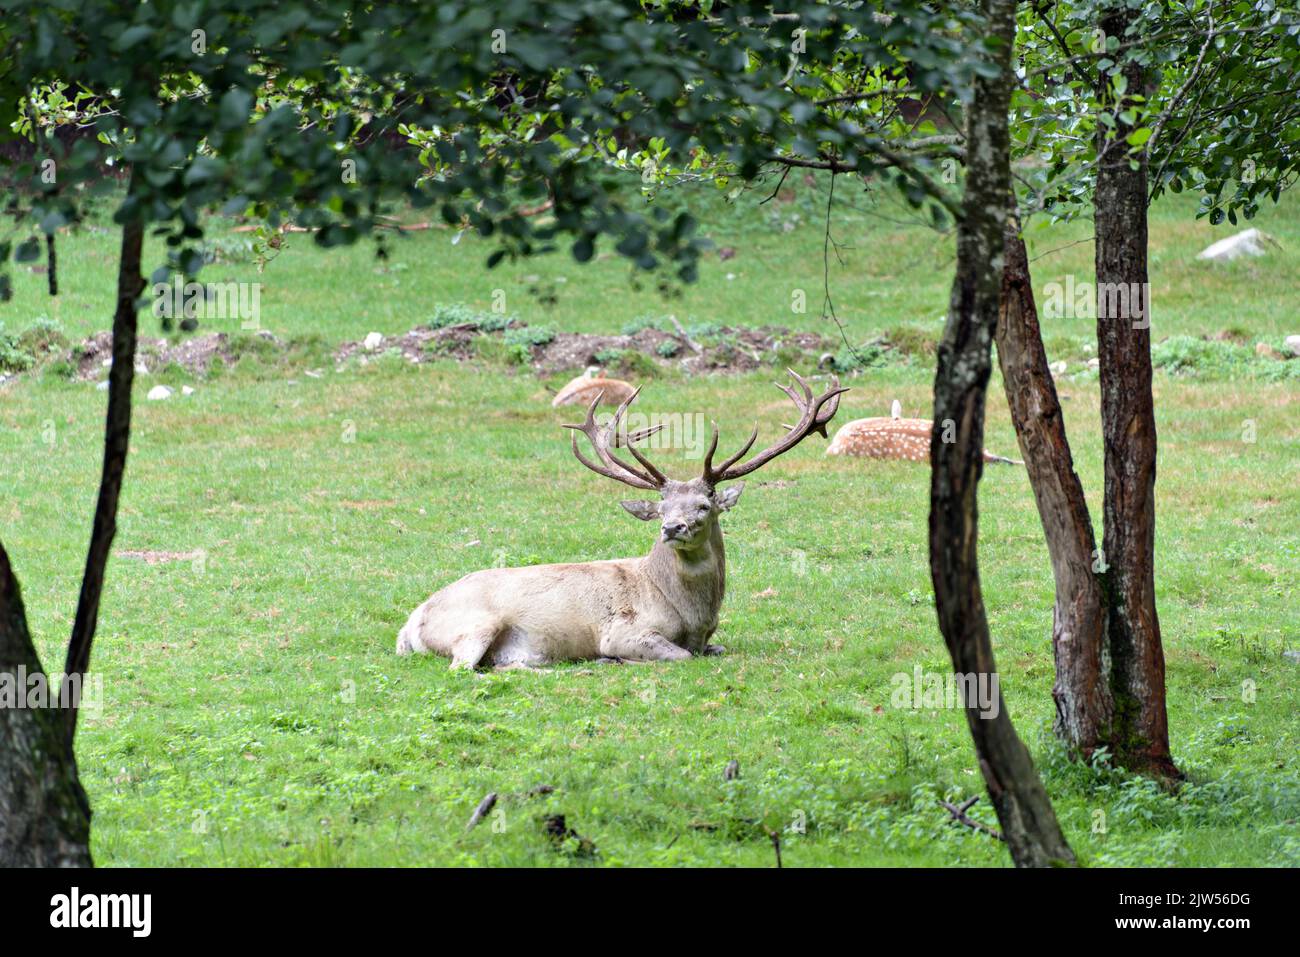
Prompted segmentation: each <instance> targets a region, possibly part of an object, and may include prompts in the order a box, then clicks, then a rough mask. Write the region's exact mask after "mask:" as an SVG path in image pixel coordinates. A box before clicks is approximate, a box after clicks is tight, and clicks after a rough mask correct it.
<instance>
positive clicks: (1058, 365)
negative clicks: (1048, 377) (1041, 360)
mask: <svg viewBox="0 0 1300 957" xmlns="http://www.w3.org/2000/svg"><path fill="white" fill-rule="evenodd" d="M1049 368H1050V369H1051V370H1052V375H1054V376H1058V375H1065V370H1066V369H1067V368H1069V366H1067V365H1066V364H1065V360H1064V359H1059V360H1057V361H1056V362H1053V363H1052V364H1051V366H1049Z"/></svg>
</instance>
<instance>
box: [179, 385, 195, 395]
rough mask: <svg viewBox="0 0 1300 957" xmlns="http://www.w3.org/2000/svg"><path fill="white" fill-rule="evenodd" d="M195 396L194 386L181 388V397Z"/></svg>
mask: <svg viewBox="0 0 1300 957" xmlns="http://www.w3.org/2000/svg"><path fill="white" fill-rule="evenodd" d="M193 394H194V387H193V386H188V385H183V386H181V395H193Z"/></svg>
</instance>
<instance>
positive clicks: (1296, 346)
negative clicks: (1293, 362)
mask: <svg viewBox="0 0 1300 957" xmlns="http://www.w3.org/2000/svg"><path fill="white" fill-rule="evenodd" d="M1284 341H1285V342H1286V351H1287V352H1289V353H1291V355H1293V356H1300V336H1287V337H1286V339H1285V340H1284Z"/></svg>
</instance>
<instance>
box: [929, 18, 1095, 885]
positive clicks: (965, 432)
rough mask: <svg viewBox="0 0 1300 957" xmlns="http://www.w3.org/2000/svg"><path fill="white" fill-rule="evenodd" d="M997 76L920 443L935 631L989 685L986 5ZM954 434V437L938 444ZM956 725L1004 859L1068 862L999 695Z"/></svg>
mask: <svg viewBox="0 0 1300 957" xmlns="http://www.w3.org/2000/svg"><path fill="white" fill-rule="evenodd" d="M982 6H983V10H984V14H985V20H986V22H987V24H988V28H989V33H990V34H991V35H992V36H993V37H995V38H997V39H999V40H1000V41H1001V44H1000V46H999V47H998V49H997V50H996V51H995V53H994V54H993V59H994V62H995V65H996V66H997V68H998V69H997V75H996V76H995V77H993V78H979V79H977V80H976V82H975V91H974V99H973V102H972V104H971V108H970V111H969V114H968V130H967V143H968V146H967V156H968V161H967V172H966V189H965V196H964V198H963V209H962V220H961V223H960V225H959V227H958V232H957V275H956V279H955V281H954V282H953V290H952V299H951V302H950V304H949V308H948V324H947V327H946V328H945V330H944V335H943V341H942V342H941V343H940V346H939V361H938V371H937V373H936V375H935V383H934V406H935V407H934V433H933V435H932V436H931V441H930V461H931V484H930V573H931V577H932V579H933V582H934V594H935V605H936V608H937V611H938V617H939V628H940V630H941V631H942V632H943V637H944V641H945V643H946V644H947V646H948V653H949V655H950V656H951V658H952V664H953V670H954V671H955V672H956V673H957V674H959V675H964V676H967V677H968V678H969V677H971V676H976V677H979V678H983V679H984V680H988V681H990V682H991V681H992V680H994V679H996V675H997V667H996V664H995V663H994V660H993V646H992V640H991V638H990V635H989V628H988V619H987V617H986V616H985V613H984V602H983V597H982V595H981V591H980V580H979V567H978V562H977V559H976V543H977V538H978V512H977V508H976V491H977V488H978V484H979V479H980V475H981V474H982V472H983V451H984V403H985V395H986V391H987V388H988V380H989V374H990V372H991V370H992V359H991V356H990V351H991V346H992V342H993V335H994V330H995V329H996V327H997V321H998V306H999V300H1000V298H1001V297H1000V292H1001V279H1002V276H1001V272H1002V243H1003V238H1002V234H1003V228H1004V225H1005V223H1006V219H1007V214H1008V211H1009V209H1010V205H1011V200H1012V194H1011V167H1010V147H1009V137H1008V131H1007V112H1008V105H1009V100H1010V93H1011V81H1012V77H1011V65H1010V55H1011V47H1012V42H1013V40H1014V33H1015V11H1016V4H1015V0H984V2H983V4H982ZM954 427H955V440H954V441H950V442H945V441H944V436H945V433H948V432H949V431H950V430H952V429H954ZM966 723H967V725H968V726H969V728H970V732H971V737H972V738H973V739H974V743H975V752H976V755H977V757H978V759H979V765H980V770H981V772H982V773H983V776H984V782H985V784H986V785H987V787H988V791H989V797H990V799H991V800H992V802H993V807H994V808H995V810H996V811H997V815H998V820H999V822H1000V823H1001V825H1002V833H1003V835H1004V836H1005V837H1006V840H1007V846H1008V848H1009V849H1010V851H1011V857H1012V860H1014V861H1015V863H1016V865H1017V866H1020V867H1030V866H1034V867H1044V866H1048V865H1051V864H1057V863H1073V862H1074V855H1073V853H1072V852H1071V850H1070V847H1069V845H1068V844H1067V843H1066V841H1065V837H1064V835H1062V833H1061V829H1060V825H1059V824H1058V823H1057V820H1056V814H1055V812H1054V811H1053V810H1052V805H1051V802H1050V801H1049V800H1048V797H1047V792H1046V791H1045V790H1044V789H1043V785H1042V782H1041V781H1040V780H1039V779H1038V774H1037V772H1036V771H1035V769H1034V765H1033V761H1032V760H1031V758H1030V756H1029V751H1028V750H1027V749H1026V748H1025V746H1024V744H1023V743H1022V742H1021V740H1020V738H1019V737H1018V736H1017V735H1016V731H1015V728H1014V726H1013V725H1012V723H1011V718H1010V716H1009V715H1008V714H1007V712H1006V707H1005V704H1004V702H1003V701H1002V695H1001V691H1000V690H999V691H998V693H997V703H996V712H994V713H991V714H988V713H985V712H982V711H981V709H980V708H979V707H978V705H977V702H975V701H973V700H971V699H970V698H969V697H968V699H967V701H966Z"/></svg>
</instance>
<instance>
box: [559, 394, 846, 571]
mask: <svg viewBox="0 0 1300 957" xmlns="http://www.w3.org/2000/svg"><path fill="white" fill-rule="evenodd" d="M790 375H791V376H792V377H793V378H794V381H795V383H797V384H798V386H799V390H800V391H799V392H796V391H795V390H794V389H793V388H791V387H790V386H786V385H780V384H778V385H777V388H778V389H780V390H781V391H782V392H784V393H785V394H786V395H788V396H789V397H790V399H791V401H793V402H794V404H795V407H796V408H797V409H798V410H799V419H798V421H797V422H796V423H795V424H794V425H787V426H786V429H787V430H788V431H787V432H786V434H785V435H784V436H783V437H782V438H781V439H780V440H778V441H777V442H775V443H774V444H772V445H771V446H769V447H768V448H766V449H764V450H763V451H762V452H759V453H758V454H757V455H754V456H753V457H752V458H750V459H749V460H747V461H744V462H742V461H741V460H742V459H743V458H744V457H745V455H746V454H747V453H748V452H749V450H750V449H751V448H753V446H754V443H755V442H756V441H757V440H758V426H757V425H756V426H754V431H753V432H752V433H750V436H749V441H747V442H746V443H745V444H744V445H743V446H742V447H741V448H740V451H738V452H736V453H735V454H734V455H732V456H730V457H728V458H727V459H725V460H724V461H723V462H722V463H721V464H719V465H717V466H715V465H714V464H713V456H714V454H715V453H716V452H717V450H718V427H717V425H716V424H715V425H714V426H713V441H712V442H711V443H710V444H709V450H708V452H707V453H706V454H705V456H704V471H703V474H701V475H699V476H697V477H696V478H692V479H689V480H687V481H684V482H679V481H676V480H674V479H671V478H668V476H666V475H664V473H663V472H661V471H660V470H659V469H658V468H656V467H655V466H654V464H653V463H652V462H651V461H650V460H649V458H647V457H646V456H645V455H644V454H643V453H642V452H641V451H640V450H639V449H637V447H636V443H637V442H640V441H641V440H642V439H645V438H648V437H649V436H651V435H653V434H655V433H656V432H658V431H659V430H660V429H662V428H663V426H662V425H656V426H652V427H651V428H648V429H641V430H639V431H637V432H633V433H631V434H629V435H628V436H627V439H626V441H625V442H623V443H620V441H619V435H618V426H619V422H620V421H621V420H622V418H623V414H624V413H625V412H626V411H627V408H628V406H630V405H631V404H632V402H633V401H635V399H636V397H637V395H638V394H639V393H640V391H641V390H640V389H637V390H636V391H635V392H633V393H632V394H631V395H630V396H628V398H627V399H626V400H625V401H624V402H623V404H622V405H620V406H619V407H618V410H617V411H616V412H615V413H614V416H613V418H612V419H610V421H609V422H608V423H607V424H606V425H605V426H604V427H603V428H602V427H601V426H599V425H598V424H597V423H596V418H595V413H596V406H597V405H598V404H599V402H600V396H597V397H596V399H595V401H593V402H592V403H591V405H590V406H589V407H588V408H587V416H586V419H585V421H583V423H582V424H581V425H566V426H565V428H566V429H574V430H575V431H576V432H582V433H583V434H584V435H586V436H587V439H588V440H589V441H590V442H591V446H592V448H593V449H595V451H596V457H597V458H598V459H599V462H593V461H592V460H591V459H589V458H587V457H586V456H585V455H584V454H583V453H582V451H581V449H579V448H578V436H577V435H576V434H575V435H573V436H572V437H571V438H572V443H571V446H572V449H573V454H574V455H575V456H576V457H577V459H578V461H579V462H581V463H582V464H583V465H585V466H586V467H587V468H589V469H591V470H592V471H593V472H596V473H598V474H600V475H603V476H605V477H606V478H611V479H614V480H615V481H616V482H622V483H623V484H624V485H630V486H632V487H633V488H637V489H644V490H646V491H653V492H658V493H659V500H658V501H650V500H637V501H627V502H620V503H619V504H621V505H622V506H623V508H625V509H626V510H627V511H628V512H629V513H630V514H632V515H634V516H636V517H637V518H639V519H641V520H642V521H646V522H648V521H651V520H653V519H658V520H659V522H660V535H661V537H662V540H663V541H664V543H666V544H667V545H668V546H669V547H670V548H673V549H676V550H681V551H690V550H693V549H696V548H698V547H700V546H701V545H703V544H704V543H706V542H707V541H708V540H709V537H710V536H711V535H712V533H713V530H714V528H715V527H716V524H717V517H718V515H719V514H720V513H722V512H725V511H726V510H727V509H729V508H731V507H732V506H734V505H735V504H736V502H738V501H739V500H740V493H741V492H742V491H743V490H744V488H745V483H744V482H741V483H739V484H738V485H733V486H730V487H729V488H725V489H719V488H718V486H719V485H721V484H722V483H723V482H730V481H733V480H735V479H739V478H743V477H744V476H746V475H748V474H749V473H751V472H753V471H755V470H757V469H759V468H761V467H762V466H764V465H766V464H767V463H768V462H770V461H771V460H772V459H774V458H776V457H777V456H778V455H780V454H781V453H783V452H788V451H789V450H790V449H792V448H794V447H795V446H796V445H798V444H799V443H800V442H802V441H803V440H804V439H805V438H807V437H808V436H809V435H811V434H812V433H813V432H819V433H821V435H822V437H823V438H825V437H826V424H827V423H828V422H830V420H831V419H832V418H833V417H834V415H835V413H836V411H837V410H838V409H839V404H840V399H839V397H840V395H841V394H843V393H845V392H847V391H848V389H845V388H840V382H839V379H838V378H835V377H832V379H831V388H830V389H828V390H827V391H826V392H824V393H822V394H821V395H820V396H814V395H813V392H812V389H810V388H809V387H808V383H807V382H805V381H804V379H803V378H802V377H801V376H799V374H798V373H796V372H794V371H793V370H790ZM620 444H622V445H625V446H626V448H627V450H628V451H629V452H630V453H631V454H632V457H633V458H634V459H636V461H637V463H638V464H637V465H632V464H631V463H629V462H627V461H625V460H623V459H620V458H619V457H618V456H616V455H615V454H614V452H613V448H617V447H619V446H620Z"/></svg>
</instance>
